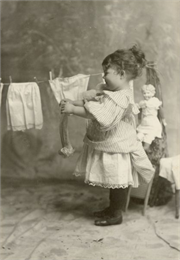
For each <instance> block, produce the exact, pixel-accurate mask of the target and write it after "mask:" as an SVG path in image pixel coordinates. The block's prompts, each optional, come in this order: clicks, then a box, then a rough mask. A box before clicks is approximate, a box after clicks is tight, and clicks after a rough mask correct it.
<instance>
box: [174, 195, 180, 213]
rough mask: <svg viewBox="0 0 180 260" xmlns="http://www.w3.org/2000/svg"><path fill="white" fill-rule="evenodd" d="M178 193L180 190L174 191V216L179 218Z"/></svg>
mask: <svg viewBox="0 0 180 260" xmlns="http://www.w3.org/2000/svg"><path fill="white" fill-rule="evenodd" d="M179 195H180V190H176V191H175V211H176V214H175V218H179Z"/></svg>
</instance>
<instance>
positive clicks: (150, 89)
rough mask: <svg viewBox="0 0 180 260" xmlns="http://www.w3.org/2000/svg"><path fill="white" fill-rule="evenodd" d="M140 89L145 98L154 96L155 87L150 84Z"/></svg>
mask: <svg viewBox="0 0 180 260" xmlns="http://www.w3.org/2000/svg"><path fill="white" fill-rule="evenodd" d="M141 90H142V94H143V97H144V99H145V100H149V99H150V98H152V97H154V95H155V93H156V91H155V87H154V86H153V85H151V84H149V85H144V86H142V88H141Z"/></svg>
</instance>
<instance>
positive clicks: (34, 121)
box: [6, 82, 43, 131]
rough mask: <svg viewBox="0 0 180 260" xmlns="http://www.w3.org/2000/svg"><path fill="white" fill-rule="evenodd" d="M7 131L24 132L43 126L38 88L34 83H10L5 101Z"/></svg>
mask: <svg viewBox="0 0 180 260" xmlns="http://www.w3.org/2000/svg"><path fill="white" fill-rule="evenodd" d="M6 112H7V129H8V130H13V131H25V130H27V129H31V128H35V129H41V128H42V126H43V115H42V106H41V97H40V92H39V87H38V85H37V84H36V83H35V82H28V83H11V84H10V86H9V89H8V94H7V100H6Z"/></svg>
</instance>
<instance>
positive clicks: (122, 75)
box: [120, 70, 126, 78]
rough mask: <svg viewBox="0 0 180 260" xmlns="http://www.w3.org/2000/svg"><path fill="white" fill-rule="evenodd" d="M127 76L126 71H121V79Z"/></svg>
mask: <svg viewBox="0 0 180 260" xmlns="http://www.w3.org/2000/svg"><path fill="white" fill-rule="evenodd" d="M125 74H126V73H125V71H124V70H121V72H120V76H121V78H122V77H124V76H125Z"/></svg>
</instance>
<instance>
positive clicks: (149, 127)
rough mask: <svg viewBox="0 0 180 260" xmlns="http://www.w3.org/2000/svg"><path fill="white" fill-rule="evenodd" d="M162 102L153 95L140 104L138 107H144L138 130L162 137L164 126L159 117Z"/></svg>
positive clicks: (145, 133)
mask: <svg viewBox="0 0 180 260" xmlns="http://www.w3.org/2000/svg"><path fill="white" fill-rule="evenodd" d="M161 104H162V102H161V101H160V100H159V99H158V98H156V97H153V98H151V99H149V100H142V101H141V102H140V103H139V104H138V108H142V119H141V123H140V125H139V126H138V127H137V132H138V133H142V134H144V135H150V136H153V137H154V138H155V137H159V138H161V134H162V126H161V123H160V122H159V119H158V117H157V112H158V109H159V107H160V106H161Z"/></svg>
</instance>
